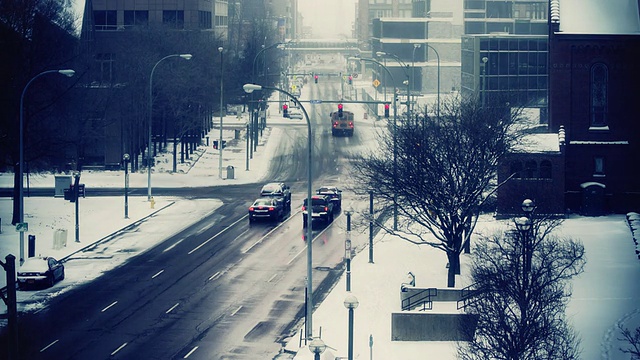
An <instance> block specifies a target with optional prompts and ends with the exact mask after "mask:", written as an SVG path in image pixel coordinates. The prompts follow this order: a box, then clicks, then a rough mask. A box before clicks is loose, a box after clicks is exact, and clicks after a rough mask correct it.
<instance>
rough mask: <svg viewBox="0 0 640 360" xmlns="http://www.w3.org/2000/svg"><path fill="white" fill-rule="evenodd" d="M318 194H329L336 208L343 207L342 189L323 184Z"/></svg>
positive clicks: (317, 191)
mask: <svg viewBox="0 0 640 360" xmlns="http://www.w3.org/2000/svg"><path fill="white" fill-rule="evenodd" d="M316 194H318V195H327V196H329V197H330V198H331V201H332V202H333V207H334V208H335V210H339V209H340V208H342V190H340V189H338V188H337V187H335V186H323V187H321V188H319V189H318V190H316Z"/></svg>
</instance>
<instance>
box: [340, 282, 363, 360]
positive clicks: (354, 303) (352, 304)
mask: <svg viewBox="0 0 640 360" xmlns="http://www.w3.org/2000/svg"><path fill="white" fill-rule="evenodd" d="M359 304H360V303H359V302H358V299H357V298H356V297H355V296H354V295H353V294H349V295H347V297H346V298H345V299H344V307H346V308H347V309H349V351H348V355H347V359H349V360H353V311H354V310H355V309H356V308H357V307H358V305H359Z"/></svg>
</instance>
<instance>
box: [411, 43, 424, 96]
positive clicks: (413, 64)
mask: <svg viewBox="0 0 640 360" xmlns="http://www.w3.org/2000/svg"><path fill="white" fill-rule="evenodd" d="M420 46H421V45H420V44H413V53H412V54H411V77H412V79H411V87H412V88H413V89H414V90H415V88H416V50H417V49H419V48H420ZM420 84H422V82H420ZM421 87H422V86H421ZM413 107H415V101H414V105H413Z"/></svg>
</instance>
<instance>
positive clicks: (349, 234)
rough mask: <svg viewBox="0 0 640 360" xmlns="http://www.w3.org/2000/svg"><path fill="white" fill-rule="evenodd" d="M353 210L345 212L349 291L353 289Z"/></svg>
mask: <svg viewBox="0 0 640 360" xmlns="http://www.w3.org/2000/svg"><path fill="white" fill-rule="evenodd" d="M352 213H353V211H352V210H346V211H345V212H344V214H345V215H347V238H346V239H345V240H344V258H345V259H346V261H347V291H351V214H352Z"/></svg>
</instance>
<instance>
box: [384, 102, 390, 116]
mask: <svg viewBox="0 0 640 360" xmlns="http://www.w3.org/2000/svg"><path fill="white" fill-rule="evenodd" d="M384 117H386V118H387V119H388V118H389V104H384Z"/></svg>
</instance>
